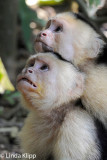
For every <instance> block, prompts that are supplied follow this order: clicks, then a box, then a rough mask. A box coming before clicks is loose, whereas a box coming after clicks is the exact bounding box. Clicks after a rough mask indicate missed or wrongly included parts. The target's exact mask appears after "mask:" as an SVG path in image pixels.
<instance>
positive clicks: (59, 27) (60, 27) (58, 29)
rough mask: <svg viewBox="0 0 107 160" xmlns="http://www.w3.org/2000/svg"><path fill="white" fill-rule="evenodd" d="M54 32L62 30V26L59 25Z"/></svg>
mask: <svg viewBox="0 0 107 160" xmlns="http://www.w3.org/2000/svg"><path fill="white" fill-rule="evenodd" d="M54 32H62V26H57V27H56V28H55V30H54Z"/></svg>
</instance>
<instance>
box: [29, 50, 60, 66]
mask: <svg viewBox="0 0 107 160" xmlns="http://www.w3.org/2000/svg"><path fill="white" fill-rule="evenodd" d="M40 59H43V60H47V61H48V60H50V61H53V59H54V60H57V57H56V56H55V55H53V54H52V53H50V52H47V53H38V54H34V55H32V56H30V57H29V59H28V60H27V63H29V61H31V60H40Z"/></svg>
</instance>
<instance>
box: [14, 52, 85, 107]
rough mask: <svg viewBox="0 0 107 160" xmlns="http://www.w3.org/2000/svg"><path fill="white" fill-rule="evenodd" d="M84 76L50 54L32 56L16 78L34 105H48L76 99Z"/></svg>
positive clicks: (21, 89)
mask: <svg viewBox="0 0 107 160" xmlns="http://www.w3.org/2000/svg"><path fill="white" fill-rule="evenodd" d="M83 77H84V76H83V75H80V73H79V72H77V70H76V69H75V68H74V67H73V66H72V65H71V64H70V63H67V62H63V61H61V60H59V59H57V57H56V56H54V55H52V53H46V54H44V53H43V54H42V53H39V54H37V55H34V56H31V57H30V58H29V60H28V61H27V64H26V66H25V68H24V69H23V70H22V72H21V74H20V75H19V76H18V78H17V88H18V90H19V91H20V92H21V93H22V96H23V97H24V100H25V101H27V103H30V105H31V104H32V105H33V106H40V107H43V106H45V108H48V107H50V106H52V107H55V106H59V105H61V104H63V103H68V102H69V101H70V100H71V99H76V98H79V96H80V95H81V91H82V83H83Z"/></svg>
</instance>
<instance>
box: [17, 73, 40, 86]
mask: <svg viewBox="0 0 107 160" xmlns="http://www.w3.org/2000/svg"><path fill="white" fill-rule="evenodd" d="M19 82H25V83H26V82H27V83H28V84H30V85H31V86H32V87H34V88H36V87H37V85H36V84H35V83H33V82H32V81H31V80H30V79H29V78H27V77H23V76H19V77H18V79H17V83H19Z"/></svg>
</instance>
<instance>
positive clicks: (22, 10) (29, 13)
mask: <svg viewBox="0 0 107 160" xmlns="http://www.w3.org/2000/svg"><path fill="white" fill-rule="evenodd" d="M19 16H20V18H21V24H22V31H23V38H24V41H25V45H26V47H27V49H28V51H29V52H32V51H33V44H32V41H31V39H32V30H31V28H30V26H29V25H30V23H31V22H36V23H37V24H39V25H40V26H44V25H45V21H43V20H41V19H39V18H38V17H37V14H36V12H35V11H33V10H31V9H30V8H29V7H28V6H27V5H26V3H25V0H19Z"/></svg>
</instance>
